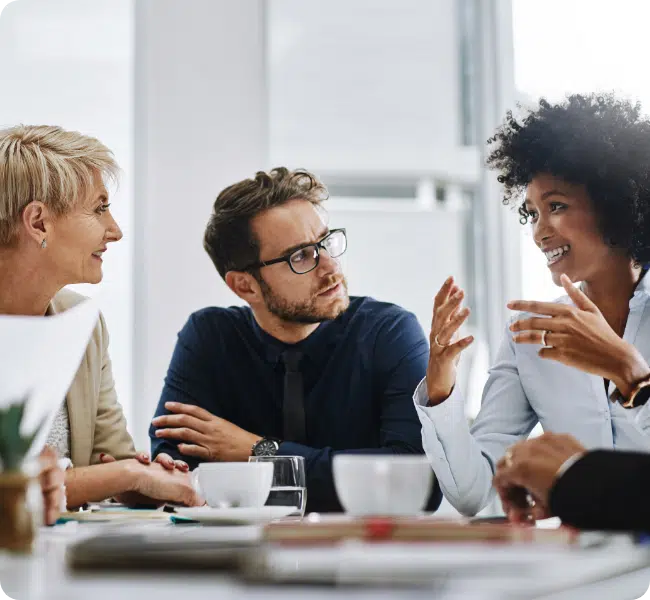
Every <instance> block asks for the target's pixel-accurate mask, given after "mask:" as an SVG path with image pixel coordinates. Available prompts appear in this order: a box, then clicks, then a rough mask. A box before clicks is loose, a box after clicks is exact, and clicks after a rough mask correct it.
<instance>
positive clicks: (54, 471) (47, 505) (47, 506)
mask: <svg viewBox="0 0 650 600" xmlns="http://www.w3.org/2000/svg"><path fill="white" fill-rule="evenodd" d="M39 462H40V467H41V471H40V474H39V482H40V484H41V490H42V492H43V519H44V521H45V524H46V525H54V523H56V520H57V519H58V518H59V513H60V511H61V504H62V503H63V498H64V494H65V488H64V487H63V483H64V481H65V476H64V473H63V470H62V469H60V468H59V465H58V460H57V455H56V452H55V451H54V450H53V449H52V448H50V447H49V446H45V448H44V449H43V451H42V452H41V455H40V457H39Z"/></svg>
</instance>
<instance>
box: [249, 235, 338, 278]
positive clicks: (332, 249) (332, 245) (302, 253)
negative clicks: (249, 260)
mask: <svg viewBox="0 0 650 600" xmlns="http://www.w3.org/2000/svg"><path fill="white" fill-rule="evenodd" d="M321 248H322V249H323V250H327V253H328V254H329V255H330V256H331V257H332V258H338V257H339V256H341V255H342V254H343V253H344V252H345V251H346V250H347V249H348V238H347V236H346V234H345V229H332V231H330V232H329V233H328V234H327V235H326V236H325V237H324V238H323V239H322V240H321V241H320V242H316V243H315V244H307V245H306V246H302V247H301V248H298V249H297V250H294V251H293V252H290V253H289V254H285V255H284V256H281V257H280V258H274V259H273V260H266V261H263V262H258V263H255V264H252V265H248V266H247V267H246V268H245V269H242V271H246V270H248V269H259V268H261V267H268V266H269V265H275V264H277V263H281V262H286V263H289V266H290V267H291V270H292V271H293V272H294V273H296V275H304V274H305V273H309V271H313V270H314V269H315V268H316V267H317V266H318V262H319V261H320V251H321Z"/></svg>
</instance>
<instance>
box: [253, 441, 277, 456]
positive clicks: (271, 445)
mask: <svg viewBox="0 0 650 600" xmlns="http://www.w3.org/2000/svg"><path fill="white" fill-rule="evenodd" d="M280 444H281V441H280V440H278V439H277V438H270V437H265V438H262V439H261V440H259V441H258V442H255V443H254V444H253V447H252V448H251V456H275V455H276V454H277V453H278V450H279V449H280Z"/></svg>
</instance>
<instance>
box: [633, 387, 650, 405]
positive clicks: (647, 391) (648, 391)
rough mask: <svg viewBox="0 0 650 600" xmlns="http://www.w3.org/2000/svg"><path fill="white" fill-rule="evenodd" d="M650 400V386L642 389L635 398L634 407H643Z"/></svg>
mask: <svg viewBox="0 0 650 600" xmlns="http://www.w3.org/2000/svg"><path fill="white" fill-rule="evenodd" d="M649 398H650V385H646V386H644V387H642V388H641V389H640V390H639V391H638V393H637V395H636V396H634V406H635V407H636V406H643V405H644V404H645V403H646V402H648V399H649Z"/></svg>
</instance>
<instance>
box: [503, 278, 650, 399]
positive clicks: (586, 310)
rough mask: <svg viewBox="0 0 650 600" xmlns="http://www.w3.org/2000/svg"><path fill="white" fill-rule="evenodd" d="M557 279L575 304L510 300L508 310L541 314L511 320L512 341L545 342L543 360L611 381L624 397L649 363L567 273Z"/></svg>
mask: <svg viewBox="0 0 650 600" xmlns="http://www.w3.org/2000/svg"><path fill="white" fill-rule="evenodd" d="M560 279H561V281H562V286H563V287H564V289H565V290H566V292H567V294H568V295H569V297H570V298H571V300H573V302H574V304H575V306H571V305H567V304H557V303H554V302H530V301H525V300H516V301H514V302H509V303H508V308H510V309H512V310H518V311H522V312H528V313H533V314H536V315H544V316H541V317H528V318H525V319H520V320H518V321H515V322H514V323H513V324H512V325H511V326H510V330H511V331H513V332H515V333H516V335H514V336H513V340H514V341H515V343H517V344H543V342H544V343H545V345H544V344H543V347H542V348H541V349H540V351H539V355H540V356H541V357H542V358H547V359H551V360H556V361H558V362H561V363H563V364H565V365H568V366H570V367H575V368H577V369H580V370H581V371H585V372H587V373H592V374H594V375H600V376H601V377H604V378H605V379H609V380H611V381H613V382H614V384H615V385H616V387H617V388H618V390H619V391H620V392H621V394H622V395H623V396H624V397H627V395H628V394H629V393H630V392H631V391H632V388H633V387H634V385H635V384H636V383H637V382H639V381H640V380H641V379H643V378H644V377H645V376H647V375H648V373H650V367H649V366H648V363H647V362H646V361H645V359H644V358H643V356H641V354H640V353H639V351H638V350H637V349H636V348H635V347H634V346H633V345H632V344H629V343H628V342H626V341H624V340H623V339H622V338H621V337H620V336H619V335H617V333H616V332H615V331H614V330H613V329H612V328H611V327H610V326H609V324H608V323H607V321H606V320H605V317H603V315H602V313H601V312H600V310H598V307H597V306H596V305H595V304H594V303H593V302H592V301H591V300H589V298H587V296H586V295H585V294H584V293H583V292H582V291H581V290H579V289H578V288H577V287H575V286H574V285H573V283H571V280H570V279H569V278H568V277H567V276H566V275H562V276H561V278H560Z"/></svg>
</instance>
